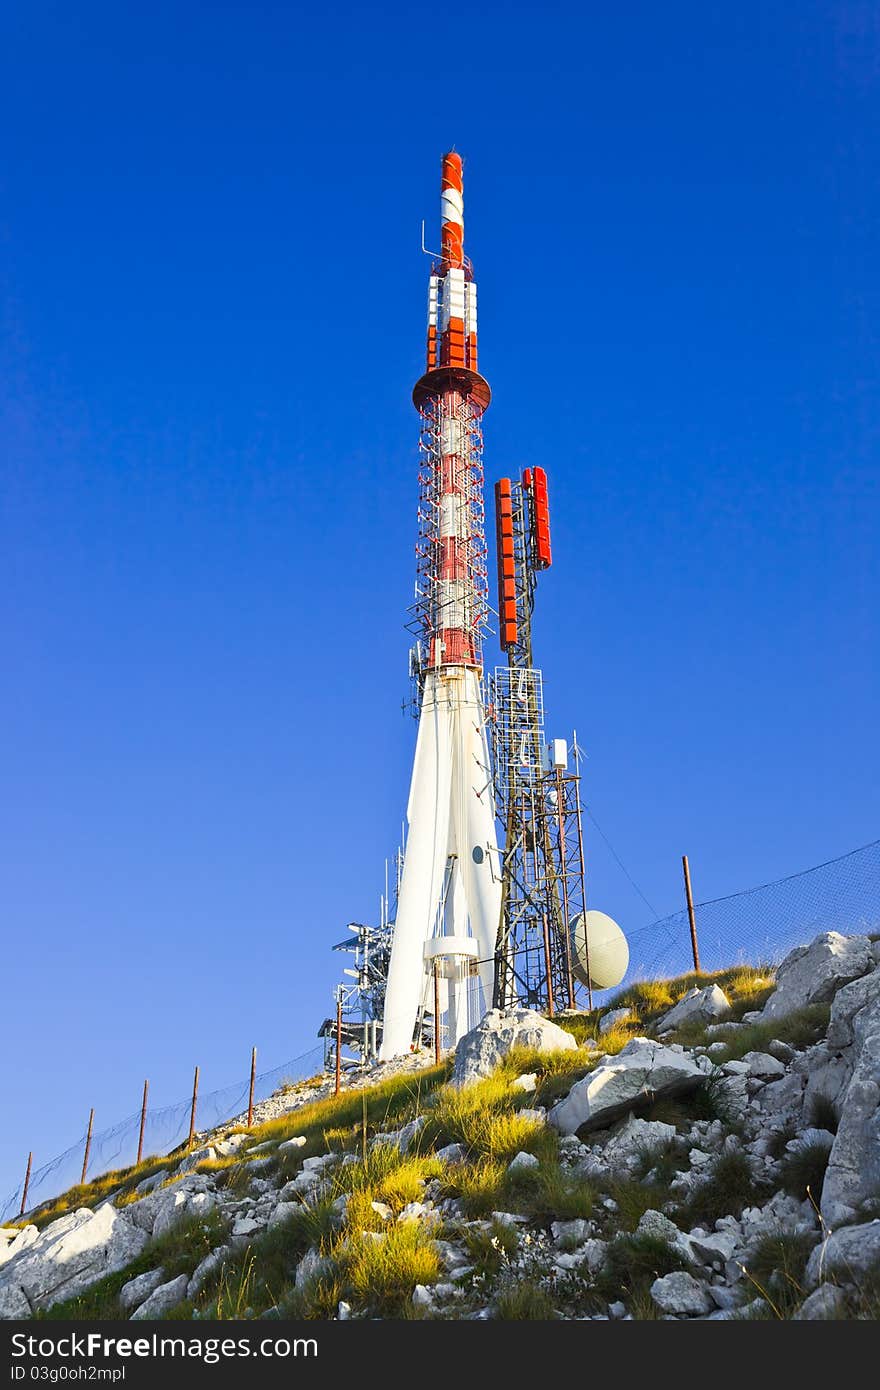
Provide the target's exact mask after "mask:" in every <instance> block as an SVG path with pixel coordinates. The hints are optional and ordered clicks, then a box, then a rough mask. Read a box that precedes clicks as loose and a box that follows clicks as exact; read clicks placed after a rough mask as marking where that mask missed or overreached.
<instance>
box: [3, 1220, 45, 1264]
mask: <svg viewBox="0 0 880 1390" xmlns="http://www.w3.org/2000/svg"><path fill="white" fill-rule="evenodd" d="M3 1234H4V1237H5V1240H4V1244H3V1245H2V1246H0V1265H4V1264H6V1261H7V1260H11V1259H12V1257H13V1255H20V1254H21V1252H22V1250H26V1249H27V1248H28V1246H29V1245H33V1243H34V1241H35V1240H37V1239H38V1237H39V1234H40V1232H39V1230H38V1228H37V1227H36V1226H31V1225H28V1226H22V1227H21V1229H20V1230H18V1231H12V1230H10V1231H8V1232H6V1231H4V1233H3Z"/></svg>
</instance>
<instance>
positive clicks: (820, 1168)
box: [780, 1143, 831, 1206]
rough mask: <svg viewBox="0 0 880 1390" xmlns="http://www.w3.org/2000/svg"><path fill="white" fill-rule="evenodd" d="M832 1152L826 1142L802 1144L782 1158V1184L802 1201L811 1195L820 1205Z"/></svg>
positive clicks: (815, 1202) (812, 1199) (816, 1203)
mask: <svg viewBox="0 0 880 1390" xmlns="http://www.w3.org/2000/svg"><path fill="white" fill-rule="evenodd" d="M830 1157H831V1152H830V1150H829V1149H827V1148H826V1147H825V1145H824V1144H820V1143H812V1144H801V1145H799V1146H798V1147H797V1148H796V1149H793V1150H792V1151H791V1152H790V1153H787V1154H786V1155H785V1157H784V1158H783V1159H782V1161H781V1164H780V1167H781V1170H782V1172H781V1176H782V1186H783V1187H784V1188H785V1191H786V1192H790V1193H791V1195H792V1197H797V1198H799V1199H800V1200H801V1201H803V1200H804V1198H806V1197H809V1198H810V1200H811V1201H812V1202H813V1203H814V1204H815V1205H816V1206H818V1205H819V1203H820V1201H821V1200H822V1185H823V1183H824V1182H825V1170H826V1169H827V1167H828V1160H829V1158H830Z"/></svg>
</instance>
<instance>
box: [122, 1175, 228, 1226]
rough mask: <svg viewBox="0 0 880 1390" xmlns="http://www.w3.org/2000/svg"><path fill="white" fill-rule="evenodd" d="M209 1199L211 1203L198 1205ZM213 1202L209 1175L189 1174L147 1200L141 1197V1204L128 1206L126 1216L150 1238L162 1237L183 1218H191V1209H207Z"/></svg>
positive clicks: (136, 1203) (159, 1190)
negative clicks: (151, 1236)
mask: <svg viewBox="0 0 880 1390" xmlns="http://www.w3.org/2000/svg"><path fill="white" fill-rule="evenodd" d="M206 1196H207V1197H209V1198H210V1201H209V1202H208V1203H205V1202H204V1201H202V1200H200V1201H199V1202H195V1199H196V1198H197V1197H198V1198H200V1199H202V1198H204V1197H206ZM213 1201H214V1196H213V1192H211V1191H210V1180H209V1179H208V1178H207V1177H206V1175H205V1174H204V1173H189V1174H187V1176H186V1177H185V1178H181V1179H180V1181H179V1182H175V1183H172V1184H171V1186H170V1187H159V1188H157V1189H156V1191H155V1192H151V1193H150V1194H149V1196H148V1197H142V1198H141V1200H140V1201H139V1202H132V1204H131V1206H129V1207H126V1209H125V1214H126V1216H127V1217H128V1218H129V1220H130V1221H133V1222H134V1224H135V1226H139V1227H140V1229H141V1230H142V1231H146V1232H147V1234H148V1235H155V1236H159V1235H163V1234H164V1233H165V1231H168V1230H170V1229H171V1227H172V1226H173V1225H175V1224H176V1222H178V1221H181V1220H182V1219H183V1217H184V1216H188V1215H189V1214H190V1210H191V1209H195V1210H199V1209H201V1210H208V1208H209V1207H210V1206H212V1205H213Z"/></svg>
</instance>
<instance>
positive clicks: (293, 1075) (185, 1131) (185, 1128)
mask: <svg viewBox="0 0 880 1390" xmlns="http://www.w3.org/2000/svg"><path fill="white" fill-rule="evenodd" d="M323 1065H324V1048H323V1045H322V1044H317V1045H316V1046H315V1047H312V1048H310V1049H309V1051H308V1052H303V1053H302V1054H301V1055H300V1056H299V1057H294V1058H293V1060H292V1061H290V1062H285V1063H283V1064H282V1065H281V1066H280V1067H273V1068H272V1069H271V1071H264V1072H261V1073H260V1074H259V1075H258V1076H257V1077H256V1079H255V1082H254V1103H255V1104H257V1103H258V1102H259V1101H263V1100H268V1098H269V1097H270V1096H271V1095H272V1094H273V1093H274V1092H275V1091H277V1090H278V1089H279V1087H280V1086H282V1085H283V1084H284V1083H286V1082H292V1081H302V1080H303V1079H304V1078H305V1077H308V1076H314V1075H315V1073H316V1072H319V1071H322V1070H323ZM249 1092H250V1076H247V1077H246V1078H245V1079H244V1080H243V1081H237V1082H234V1083H233V1084H232V1085H231V1086H224V1087H222V1088H221V1089H220V1090H217V1091H208V1092H205V1093H204V1094H203V1093H201V1092H200V1093H199V1097H198V1105H197V1109H196V1126H197V1128H198V1130H199V1131H200V1132H202V1133H204V1132H206V1131H208V1130H212V1129H216V1128H217V1126H218V1125H222V1124H226V1123H228V1122H229V1121H230V1120H235V1119H238V1118H239V1117H241V1118H242V1120H243V1121H244V1120H246V1119H247V1107H248V1095H249ZM191 1107H192V1096H191V1095H190V1096H189V1097H188V1098H187V1099H186V1100H181V1101H177V1102H176V1103H175V1104H173V1105H165V1106H162V1107H159V1108H156V1109H148V1110H147V1116H146V1123H145V1125H144V1148H143V1153H144V1158H156V1157H162V1156H164V1155H165V1154H168V1153H171V1151H172V1150H173V1149H176V1148H178V1147H179V1146H180V1145H181V1144H184V1143H185V1142H186V1140H187V1138H188V1137H189V1122H190V1111H191ZM140 1127H141V1112H140V1109H138V1110H135V1111H134V1112H133V1114H131V1115H127V1116H126V1117H125V1119H124V1120H120V1121H119V1122H118V1123H117V1124H115V1125H113V1126H112V1127H111V1128H110V1129H105V1130H103V1131H102V1132H101V1133H99V1134H93V1135H92V1142H91V1147H90V1149H89V1169H88V1174H87V1181H91V1180H92V1179H94V1178H95V1177H98V1176H100V1175H101V1174H103V1173H108V1172H112V1171H113V1170H114V1169H117V1168H127V1167H129V1166H130V1165H131V1164H133V1163H134V1162H135V1160H136V1158H137V1150H138V1139H139V1136H140ZM85 1142H86V1137H85V1134H83V1135H82V1137H81V1138H80V1139H78V1140H77V1141H76V1143H75V1144H72V1145H71V1147H70V1148H69V1149H66V1150H65V1151H64V1153H62V1154H59V1155H58V1157H57V1158H53V1159H52V1161H51V1162H50V1163H46V1164H45V1165H44V1166H43V1167H42V1168H38V1169H35V1170H34V1172H33V1173H31V1179H30V1184H29V1186H28V1202H27V1205H28V1210H29V1211H32V1210H33V1208H34V1207H38V1206H40V1205H41V1203H43V1202H45V1201H48V1200H49V1199H50V1198H52V1197H55V1196H57V1195H58V1193H60V1192H66V1191H67V1189H68V1188H70V1187H73V1186H75V1185H76V1184H77V1183H78V1182H79V1181H80V1178H81V1176H82V1164H83V1154H84V1153H85ZM23 1190H24V1183H23V1182H22V1183H21V1184H20V1185H19V1186H18V1187H17V1188H16V1190H15V1192H12V1193H10V1195H9V1196H8V1197H7V1198H6V1199H5V1200H4V1201H3V1202H2V1203H0V1223H2V1222H4V1221H14V1220H16V1219H17V1218H18V1215H19V1210H20V1208H21V1197H22V1192H23Z"/></svg>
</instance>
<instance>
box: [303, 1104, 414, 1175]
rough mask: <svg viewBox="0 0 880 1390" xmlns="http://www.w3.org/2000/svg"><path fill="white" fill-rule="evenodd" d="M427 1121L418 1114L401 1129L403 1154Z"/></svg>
mask: <svg viewBox="0 0 880 1390" xmlns="http://www.w3.org/2000/svg"><path fill="white" fill-rule="evenodd" d="M426 1123H427V1120H426V1118H425V1116H424V1115H416V1117H415V1119H414V1120H410V1122H409V1124H406V1125H404V1126H403V1129H402V1130H401V1131H400V1137H399V1139H398V1141H397V1146H398V1148H399V1149H400V1152H401V1153H402V1154H405V1153H409V1150H410V1149H411V1148H412V1146H413V1144H414V1142H415V1140H416V1139H417V1138H418V1136H419V1134H420V1133H421V1131H422V1130H423V1129H424V1128H425V1125H426ZM306 1162H308V1159H307V1160H306ZM303 1166H305V1165H303Z"/></svg>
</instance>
